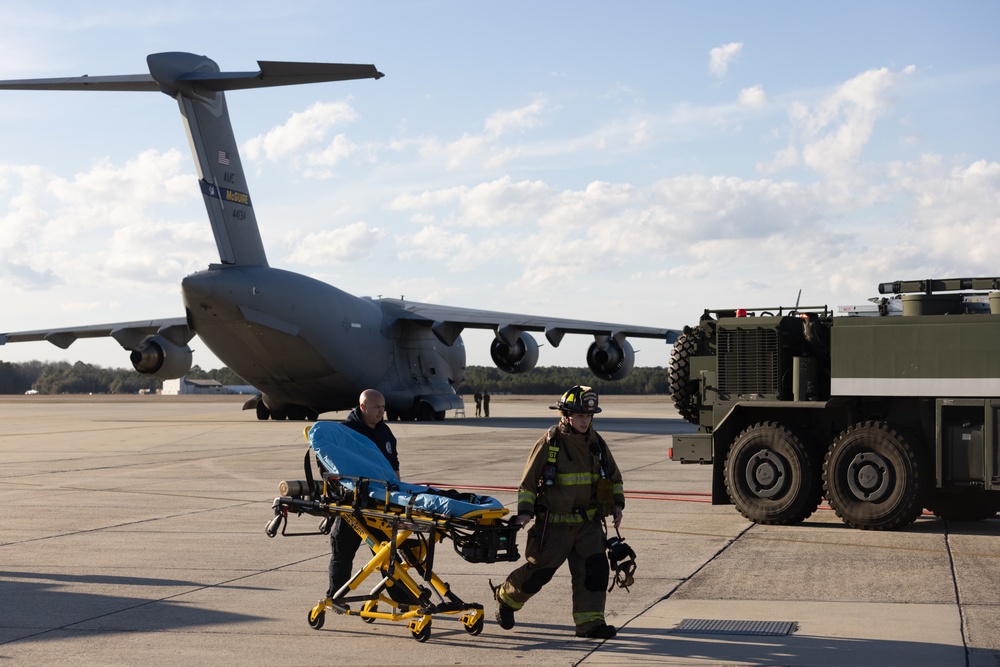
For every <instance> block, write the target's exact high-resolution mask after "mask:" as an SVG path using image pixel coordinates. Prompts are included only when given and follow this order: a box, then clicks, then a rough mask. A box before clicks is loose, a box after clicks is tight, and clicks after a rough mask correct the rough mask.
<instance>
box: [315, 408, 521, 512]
mask: <svg viewBox="0 0 1000 667" xmlns="http://www.w3.org/2000/svg"><path fill="white" fill-rule="evenodd" d="M308 437H309V446H310V447H311V448H312V450H313V451H314V452H315V453H316V459H317V460H318V461H319V462H320V464H322V466H323V467H324V468H325V469H326V470H327V471H328V472H329V473H330V474H331V475H333V476H335V477H339V478H341V479H340V483H341V484H342V485H343V486H344V487H346V488H348V489H349V490H351V491H353V490H354V481H355V480H357V479H359V478H365V479H367V480H369V482H368V495H369V497H370V498H371V499H372V500H373V501H375V502H380V503H381V502H385V500H386V497H387V494H388V499H389V502H390V503H392V504H395V505H400V506H404V507H405V506H410V507H412V508H413V509H414V510H416V511H422V512H429V513H433V514H439V515H444V516H449V517H470V516H475V515H476V514H477V513H481V512H483V511H484V510H498V509H502V508H503V503H501V502H500V501H499V500H497V499H496V498H491V497H490V496H478V495H475V494H471V493H463V494H460V493H457V492H455V491H445V490H441V489H435V488H433V487H430V486H423V485H420V484H407V483H405V482H401V481H400V480H399V478H398V477H397V476H396V473H395V472H394V471H393V469H392V466H390V465H389V461H387V460H386V458H385V456H383V455H382V452H381V451H379V449H378V447H376V446H375V443H373V442H372V441H371V440H369V439H368V438H366V437H365V436H363V435H361V434H360V433H358V432H357V431H354V430H351V429H350V428H348V427H347V426H344V425H343V424H341V423H340V422H327V421H322V422H316V423H315V424H314V425H313V426H312V427H311V428H310V429H309V431H308Z"/></svg>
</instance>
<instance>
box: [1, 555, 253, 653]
mask: <svg viewBox="0 0 1000 667" xmlns="http://www.w3.org/2000/svg"><path fill="white" fill-rule="evenodd" d="M107 588H114V589H116V590H118V591H122V592H123V593H124V592H125V591H134V592H135V595H127V594H107V593H104V592H101V590H102V589H107ZM206 588H215V586H209V585H206V584H204V583H200V582H194V581H184V580H179V579H156V578H148V577H128V576H114V575H69V574H49V573H39V572H0V600H2V601H3V602H2V603H0V629H3V630H5V634H14V635H18V636H20V638H21V641H45V640H48V639H56V638H58V637H59V634H60V633H58V632H53V631H56V630H62V629H86V630H87V631H88V632H90V633H97V634H100V633H118V632H127V631H142V630H149V629H156V630H178V629H184V628H198V627H204V626H210V625H211V626H219V625H229V624H234V623H245V622H248V621H255V620H264V618H263V617H259V616H252V615H248V614H238V613H232V612H226V611H218V610H214V609H206V608H203V607H199V606H196V605H194V604H191V603H190V602H183V601H180V600H176V599H173V598H177V597H179V596H182V595H184V594H186V593H191V592H194V591H199V590H203V589H206ZM220 588H221V587H220Z"/></svg>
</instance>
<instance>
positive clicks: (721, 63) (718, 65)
mask: <svg viewBox="0 0 1000 667" xmlns="http://www.w3.org/2000/svg"><path fill="white" fill-rule="evenodd" d="M742 51H743V42H730V43H728V44H723V45H722V46H717V47H715V48H714V49H712V50H711V51H709V52H708V71H709V72H711V73H712V74H714V75H715V76H717V77H722V76H724V75H725V74H726V72H727V71H729V64H730V63H731V62H732V61H733V60H734V59H735V58H736V57H737V56H738V55H740V53H741V52H742Z"/></svg>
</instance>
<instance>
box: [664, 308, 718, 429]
mask: <svg viewBox="0 0 1000 667" xmlns="http://www.w3.org/2000/svg"><path fill="white" fill-rule="evenodd" d="M707 340H708V337H707V336H706V334H705V332H704V331H703V330H702V329H701V328H700V327H696V328H694V329H690V328H687V327H685V329H684V333H682V334H681V335H680V336H678V337H677V340H676V341H675V342H674V346H673V348H671V350H670V368H669V369H668V370H667V386H668V388H669V389H670V398H671V399H672V400H673V402H674V407H675V408H677V412H679V413H680V415H681V417H683V418H684V419H686V420H687V421H689V422H691V423H692V424H697V423H698V381H697V379H695V378H692V377H691V357H693V356H696V355H698V354H704V352H703V348H704V347H705V343H706V342H707Z"/></svg>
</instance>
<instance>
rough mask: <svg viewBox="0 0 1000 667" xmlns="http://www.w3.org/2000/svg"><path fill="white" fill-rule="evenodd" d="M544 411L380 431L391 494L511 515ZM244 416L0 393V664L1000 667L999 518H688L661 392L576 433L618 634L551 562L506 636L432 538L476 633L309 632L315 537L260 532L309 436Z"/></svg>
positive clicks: (611, 406) (698, 504)
mask: <svg viewBox="0 0 1000 667" xmlns="http://www.w3.org/2000/svg"><path fill="white" fill-rule="evenodd" d="M552 400H554V397H553V398H552V399H551V400H550V399H547V398H528V397H509V396H494V397H493V401H492V403H491V406H490V407H491V414H492V416H491V417H490V418H483V419H477V418H475V417H472V416H471V415H472V406H471V404H470V406H469V407H468V408H467V413H468V414H469V415H470V416H469V417H467V418H464V419H462V418H459V419H449V420H447V421H445V422H437V423H397V424H394V425H393V430H394V431H395V433H396V435H397V437H398V439H399V443H400V460H401V462H402V478H403V480H405V481H408V482H414V483H432V484H434V485H438V486H442V487H456V488H457V487H474V488H476V489H480V491H479V492H482V493H488V494H489V495H493V496H495V497H497V498H499V499H500V500H502V501H503V502H504V503H505V504H506V505H507V506H508V507H512V508H513V507H514V505H515V497H516V494H515V492H514V490H513V487H515V486H516V484H517V482H518V479H519V477H520V473H521V469H522V467H523V465H524V461H525V458H526V457H527V454H528V451H529V449H530V446H531V444H532V443H533V442H534V440H535V439H536V438H537V437H539V435H541V433H542V432H543V430H544V429H545V428H546V427H547V426H548V425H550V424H551V423H553V421H554V414H555V413H553V412H551V411H549V410H547V409H546V407H547V405H549V404H550V403H551V402H552ZM241 402H242V399H240V398H236V397H232V398H230V397H197V398H194V397H161V396H145V397H128V398H112V397H44V396H31V397H27V396H25V397H20V396H18V397H3V398H0V424H2V428H0V499H2V506H3V507H4V510H5V511H4V513H3V517H2V518H0V664H4V663H5V664H11V665H16V664H25V665H27V664H35V665H46V664H59V663H62V664H73V665H144V666H148V667H155V666H158V665H178V664H205V663H211V664H215V665H323V664H340V665H444V664H461V665H508V666H509V665H516V664H523V665H529V664H530V665H538V664H545V665H587V666H590V665H618V664H622V665H625V664H628V665H634V664H650V665H652V664H656V665H787V666H816V667H820V666H826V665H879V666H893V665H899V666H903V665H905V666H907V667H912V666H915V665H954V666H956V667H962V666H967V667H985V666H987V665H990V666H996V665H1000V548H998V545H1000V541H998V535H1000V519H991V520H988V521H982V522H978V523H955V522H944V521H940V520H938V519H936V518H934V517H929V516H928V517H923V518H921V519H919V520H918V521H917V522H916V523H915V524H914V525H912V526H910V527H909V528H907V529H906V530H903V531H897V532H889V533H882V532H867V531H857V530H852V529H849V528H847V527H845V526H844V525H843V524H842V523H841V522H840V520H839V519H838V518H837V517H836V516H835V515H834V513H833V512H831V511H829V510H827V509H821V510H819V511H818V512H817V513H816V514H814V515H813V517H811V518H810V519H809V520H808V521H806V522H805V523H803V524H802V525H798V526H756V525H753V524H750V523H748V522H747V521H746V520H745V519H743V518H742V517H741V516H740V515H739V513H738V512H737V511H736V510H735V509H733V508H732V507H731V506H712V505H711V504H709V503H708V502H707V500H708V493H709V491H710V470H709V467H707V466H682V465H680V464H676V463H673V462H671V461H669V460H668V458H667V448H668V447H669V446H670V438H671V435H672V434H675V433H684V432H690V431H691V430H692V428H691V426H690V425H688V424H686V423H685V422H683V421H682V420H680V419H678V418H676V417H675V416H674V411H673V410H672V408H671V407H670V405H669V402H668V401H667V399H665V398H663V397H638V398H637V397H611V396H608V397H603V398H602V406H603V407H604V412H603V413H602V414H601V415H600V416H599V417H598V418H597V420H595V425H596V427H597V428H598V430H599V431H601V433H602V434H603V435H604V436H605V439H606V440H607V441H608V443H609V444H610V446H611V448H612V451H613V452H614V454H615V457H616V459H617V461H618V463H619V465H620V467H621V468H622V470H623V471H624V475H625V488H626V492H627V496H628V501H627V502H628V507H627V508H626V510H625V520H624V523H623V526H622V535H623V537H624V538H625V540H626V541H627V543H628V544H629V545H631V546H632V547H633V548H634V549H635V551H636V552H637V554H638V556H637V562H638V570H637V572H636V582H635V585H634V586H632V588H631V591H629V592H626V591H625V590H624V589H620V588H615V589H614V590H613V591H612V592H611V593H610V594H609V595H608V604H607V618H608V622H609V623H612V624H614V625H617V626H618V628H619V634H618V637H616V638H615V639H612V640H608V641H604V642H601V641H593V640H582V639H577V638H576V637H575V636H573V626H572V619H571V616H570V603H569V574H568V571H567V570H566V569H565V568H563V569H562V570H560V571H559V572H558V573H557V574H556V576H555V577H554V579H553V580H552V582H551V583H550V584H549V585H548V586H547V587H546V588H545V589H543V591H542V592H541V593H539V594H538V595H537V596H536V597H535V598H533V599H532V600H531V601H530V602H529V603H528V604H527V605H526V606H525V608H524V609H523V610H522V611H521V612H519V613H518V614H517V626H516V627H515V628H514V629H513V630H511V631H504V630H502V629H501V628H500V627H499V626H498V625H497V624H496V623H495V621H494V620H493V606H492V603H491V597H490V589H489V586H488V583H487V581H488V579H490V578H492V579H493V580H494V581H495V582H496V581H499V580H502V579H503V578H504V577H505V576H506V574H507V573H508V572H509V571H510V570H511V569H513V568H514V567H516V566H517V565H518V563H495V564H476V563H469V562H466V561H464V560H463V559H462V558H460V557H459V556H458V555H457V554H455V553H454V552H453V551H452V550H451V548H450V542H448V541H446V542H444V543H443V544H442V545H441V546H440V547H439V549H438V551H437V557H436V559H435V567H434V570H435V571H436V572H437V573H438V574H439V575H440V576H441V577H442V578H443V579H444V580H445V581H447V582H449V583H450V584H451V587H452V589H453V590H454V591H455V593H456V594H457V595H459V596H460V597H461V598H463V599H464V600H467V601H474V602H481V603H482V604H484V605H485V606H486V610H487V619H486V626H485V629H484V631H483V632H482V634H480V635H479V636H471V635H468V634H467V633H466V632H465V631H464V630H463V628H462V626H461V624H460V623H459V622H458V619H457V617H456V616H448V615H438V616H435V618H434V621H433V625H432V628H433V629H432V635H431V637H430V639H429V640H428V641H427V642H426V643H418V642H416V641H414V639H413V638H412V636H411V634H410V632H409V630H408V629H407V627H406V624H405V623H392V622H388V621H376V622H374V623H372V624H366V623H363V622H361V620H360V619H359V618H356V617H345V616H338V615H334V614H327V617H326V624H325V626H324V627H323V628H322V629H321V630H319V631H317V630H313V629H312V628H310V627H309V625H308V624H307V622H306V617H307V614H308V611H309V609H310V607H312V605H313V604H315V602H316V600H317V599H318V598H320V597H321V596H322V595H323V592H324V591H325V589H326V585H327V583H326V578H327V565H328V562H329V543H328V538H327V537H326V536H323V535H309V536H301V537H282V536H280V535H279V536H278V537H276V538H274V539H269V538H268V537H267V536H266V535H265V534H264V526H265V524H266V523H267V521H268V520H269V519H270V518H271V517H272V516H273V514H272V511H271V503H272V501H273V499H274V497H275V496H276V495H278V492H277V485H278V482H279V481H281V480H283V479H300V478H301V477H302V474H303V473H302V458H303V454H304V453H305V450H306V444H305V440H304V439H303V437H302V430H303V428H304V427H305V426H307V424H305V423H303V422H258V421H257V420H256V419H254V417H253V415H252V414H251V413H249V412H241V411H240V409H239V408H240V404H241ZM343 416H345V414H340V415H338V414H335V413H333V414H328V415H324V417H326V418H331V419H337V418H341V417H343ZM316 523H317V520H316V519H314V518H312V517H300V518H298V519H296V518H295V517H292V518H291V520H290V522H289V527H288V530H289V531H290V532H291V531H303V532H305V531H312V530H314V529H315V527H316V526H315V524H316ZM521 538H522V539H521V542H522V546H523V535H522V536H521ZM520 562H523V559H522V560H521V561H520ZM361 563H362V558H361V555H360V553H359V558H358V561H357V565H361ZM715 622H722V623H715ZM755 632H756V633H757V634H753V633H755Z"/></svg>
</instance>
